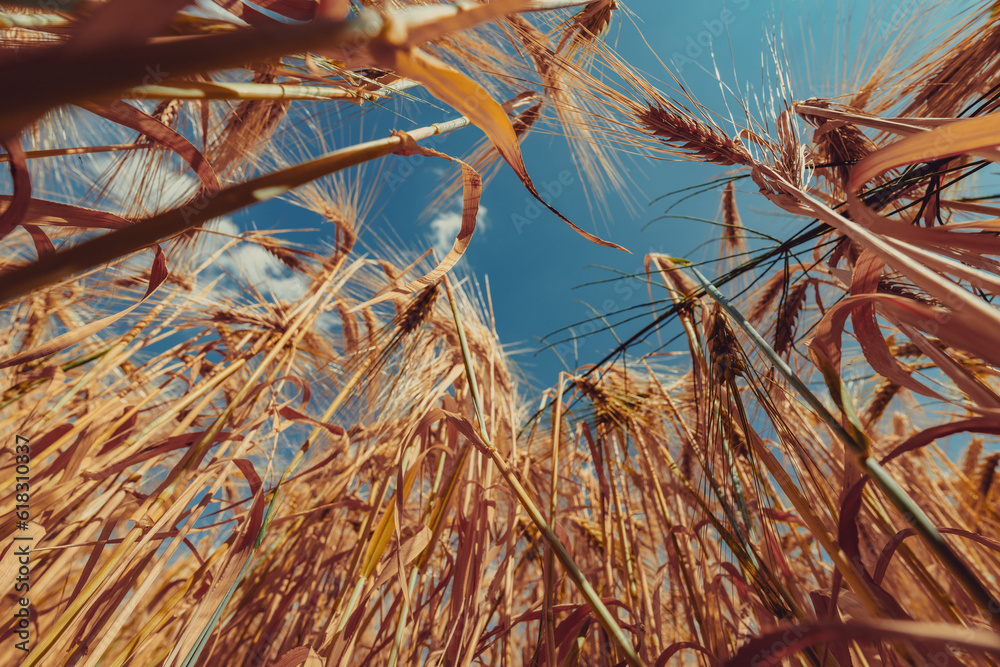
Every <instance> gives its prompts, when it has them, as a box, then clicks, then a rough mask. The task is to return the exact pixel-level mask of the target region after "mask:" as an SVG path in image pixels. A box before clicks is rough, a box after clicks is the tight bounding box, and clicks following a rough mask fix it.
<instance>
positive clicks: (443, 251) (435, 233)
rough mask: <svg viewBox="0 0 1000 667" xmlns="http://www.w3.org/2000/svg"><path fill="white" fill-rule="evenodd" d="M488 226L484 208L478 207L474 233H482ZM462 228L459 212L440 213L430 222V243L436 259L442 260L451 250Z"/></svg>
mask: <svg viewBox="0 0 1000 667" xmlns="http://www.w3.org/2000/svg"><path fill="white" fill-rule="evenodd" d="M488 226H489V219H488V218H487V217H486V207H485V206H480V207H479V213H477V214H476V231H477V232H480V233H482V232H483V230H485V229H486V227H488ZM461 228H462V213H461V211H452V212H449V213H442V214H440V215H438V216H437V217H436V218H434V219H433V220H431V233H430V234H429V237H430V241H431V243H432V244H433V245H434V251H435V252H436V253H437V256H438V259H441V258H443V257H444V256H445V255H447V254H448V251H449V250H451V246H452V244H453V243H454V242H455V237H456V236H458V231H459V230H460V229H461Z"/></svg>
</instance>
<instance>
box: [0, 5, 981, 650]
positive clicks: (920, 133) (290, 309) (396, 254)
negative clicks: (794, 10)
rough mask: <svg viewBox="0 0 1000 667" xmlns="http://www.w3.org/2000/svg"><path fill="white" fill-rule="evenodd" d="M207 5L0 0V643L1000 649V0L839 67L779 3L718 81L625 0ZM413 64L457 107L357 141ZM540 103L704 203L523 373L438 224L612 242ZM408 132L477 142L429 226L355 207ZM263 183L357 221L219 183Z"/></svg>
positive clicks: (901, 30) (589, 180)
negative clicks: (601, 332) (809, 64)
mask: <svg viewBox="0 0 1000 667" xmlns="http://www.w3.org/2000/svg"><path fill="white" fill-rule="evenodd" d="M209 4H210V3H202V4H200V5H198V6H197V7H196V6H194V5H192V6H188V3H187V1H186V0H185V1H183V2H175V1H174V0H76V1H74V0H19V1H10V2H2V3H0V5H2V6H0V47H2V53H0V58H3V63H2V65H0V89H2V90H4V91H5V94H4V95H3V96H2V97H0V145H2V146H3V153H2V154H0V159H2V162H3V164H0V168H2V171H4V172H5V175H4V176H3V177H2V178H0V183H2V184H3V185H2V186H0V187H2V194H0V202H2V203H0V245H2V249H3V251H2V253H0V325H2V332H3V333H2V335H0V432H2V437H3V448H2V450H0V515H2V521H0V526H2V531H0V586H2V587H3V589H2V590H3V593H4V595H3V598H2V601H0V619H2V630H0V663H2V664H4V665H26V666H28V665H40V666H49V665H79V666H81V667H82V666H86V667H94V666H97V665H101V666H102V667H103V666H115V667H118V666H125V665H129V666H140V665H142V666H146V665H150V666H152V665H171V666H182V665H183V666H185V667H187V666H194V665H239V666H242V665H248V666H253V667H257V666H264V665H275V666H280V667H295V666H297V665H308V666H309V667H318V666H321V665H327V666H333V665H390V666H395V665H421V666H423V665H456V666H457V665H463V666H464V665H474V664H475V665H510V666H514V665H553V666H555V665H559V666H570V665H631V666H636V665H699V666H702V665H704V666H716V665H719V666H722V665H725V666H730V665H732V666H737V665H747V666H753V667H757V666H760V665H804V666H805V665H808V666H814V665H815V666H824V667H825V666H827V665H831V666H833V665H839V666H847V665H852V666H853V665H857V666H859V667H860V666H865V665H934V666H941V665H994V664H1000V634H998V630H1000V602H998V600H1000V513H998V509H1000V506H998V499H1000V492H998V491H997V488H996V487H997V486H998V485H997V484H996V483H995V479H994V478H995V471H996V467H997V465H998V463H1000V448H998V447H997V441H996V437H997V436H998V435H1000V381H998V368H1000V310H998V309H997V308H996V307H995V306H994V304H993V303H992V301H993V298H994V297H995V296H996V295H997V294H998V293H1000V263H998V257H1000V238H998V232H1000V195H990V194H988V193H989V192H990V187H989V186H990V185H995V182H993V181H991V180H990V178H991V177H992V175H995V167H994V165H995V163H997V162H1000V149H998V146H1000V115H998V113H997V110H998V107H1000V4H998V3H996V2H976V3H971V4H968V5H962V6H961V7H959V6H958V5H959V3H951V2H942V3H938V4H934V7H929V6H928V7H927V8H926V11H924V9H922V10H921V11H920V12H917V13H914V14H911V15H910V18H909V22H908V23H904V24H902V25H900V26H898V30H897V31H896V32H895V33H894V37H893V38H892V39H891V40H885V41H883V42H878V43H875V42H873V43H871V44H869V45H868V46H869V47H870V48H871V50H872V54H873V57H872V58H871V59H869V60H867V61H865V64H863V65H862V64H861V61H862V59H860V58H859V59H858V60H857V63H858V66H857V68H856V69H853V70H852V69H850V68H848V69H847V70H846V71H845V72H844V73H843V74H842V76H838V77H836V78H835V80H832V85H833V86H834V87H835V88H836V89H837V92H836V94H835V95H832V96H831V95H829V94H827V95H826V96H823V97H820V96H818V95H819V93H818V92H816V93H808V91H807V94H806V95H805V96H802V97H798V96H795V97H793V96H791V94H790V93H789V92H788V91H790V90H792V88H791V87H790V86H786V85H785V82H787V81H789V80H791V78H792V77H793V76H795V74H794V73H793V72H790V71H788V69H787V68H786V67H785V65H784V64H783V63H785V59H784V58H783V57H781V53H780V51H781V45H780V44H773V43H772V44H770V45H767V44H765V45H764V47H763V49H764V51H765V55H766V60H768V62H769V63H770V64H769V65H768V66H769V67H770V68H771V70H772V76H773V90H771V91H769V93H768V94H769V98H768V99H769V100H770V101H769V102H768V103H766V104H760V103H758V102H757V101H753V100H751V99H750V98H749V97H746V96H744V95H742V94H740V93H739V90H740V88H738V87H736V88H733V89H732V90H730V91H729V93H728V94H729V95H730V99H729V100H728V102H727V105H726V109H709V108H707V107H706V106H705V105H703V104H702V103H701V102H699V101H698V100H697V99H696V98H695V97H694V96H693V95H692V94H691V93H690V92H688V89H687V88H686V87H685V86H684V85H683V82H682V81H681V80H680V79H679V78H676V79H671V76H672V73H671V72H670V71H669V70H667V71H665V72H664V73H663V77H664V78H666V79H668V80H672V81H673V85H670V86H663V85H662V84H661V83H660V82H654V81H652V80H651V79H650V78H649V77H648V76H647V75H645V74H643V73H642V72H640V71H639V70H638V69H637V68H636V67H633V66H632V65H630V64H629V63H628V62H626V61H625V60H624V59H623V58H622V57H620V56H619V55H618V54H617V53H616V52H615V50H614V49H613V48H612V46H611V45H610V44H609V43H608V40H606V39H605V35H606V34H607V33H608V31H609V29H610V28H611V27H612V26H614V25H617V23H618V22H620V21H625V20H628V19H629V17H630V16H632V15H633V14H634V15H639V16H641V7H639V6H636V7H632V8H626V7H625V6H624V3H620V2H619V1H618V0H590V1H589V2H587V1H577V0H492V1H491V2H487V3H474V2H463V3H458V4H436V3H433V2H426V3H425V2H418V1H414V0H406V1H403V0H399V1H397V2H371V1H363V0H355V2H349V1H348V0H259V1H258V2H256V3H250V2H242V1H240V0H214V4H212V6H211V10H210V9H209ZM930 4H933V3H922V5H930ZM929 25H930V26H934V27H935V30H937V32H935V33H934V38H933V39H927V38H926V35H927V34H929V33H928V28H927V26H929ZM820 74H822V73H820ZM830 78H831V79H833V77H830ZM802 88H803V86H802V85H801V84H799V85H797V86H796V88H795V89H796V90H798V89H802ZM733 91H735V92H733ZM416 93H420V94H424V93H426V96H425V97H424V98H421V99H425V100H427V99H434V100H436V102H435V104H437V105H440V107H441V108H444V109H447V110H448V113H449V114H451V115H447V116H446V115H442V116H441V117H440V118H439V119H438V120H435V121H434V122H432V123H428V124H426V125H423V126H420V127H418V128H417V129H410V130H407V131H402V130H398V129H397V130H395V131H392V132H388V131H386V132H382V131H381V130H379V131H377V132H376V131H372V132H368V133H367V134H365V135H364V136H354V137H353V139H352V140H351V141H349V142H345V141H343V140H342V138H343V136H345V132H344V130H345V127H346V126H344V127H341V126H338V122H339V121H337V120H336V119H337V118H340V115H339V114H340V113H341V112H344V113H347V111H350V110H356V109H360V110H364V112H365V113H367V114H370V115H372V116H378V115H379V114H382V113H384V112H385V110H386V106H385V105H386V104H388V102H389V101H391V100H395V99H397V98H400V97H404V98H406V97H407V96H411V95H416ZM813 94H815V95H816V96H811V95H813ZM415 99H416V98H415ZM331 109H334V110H336V114H331V113H330V110H331ZM359 113H360V112H359ZM457 132H466V133H478V134H475V136H476V137H482V141H481V142H480V143H479V144H477V145H476V146H475V147H474V148H473V149H472V150H471V151H470V153H469V154H468V155H447V154H445V153H443V152H441V151H439V150H437V149H436V148H434V146H437V145H438V144H436V143H435V142H434V138H435V137H437V136H439V135H442V134H448V133H457ZM536 132H542V133H549V134H552V135H554V136H558V137H560V138H561V139H564V140H565V142H566V143H567V145H568V146H569V150H570V151H571V152H572V155H573V156H574V158H575V160H576V161H577V164H578V165H579V168H580V171H581V174H583V175H584V177H585V180H586V187H587V188H588V201H590V198H591V197H593V205H594V206H595V207H599V206H601V205H602V204H601V202H602V201H603V200H602V198H603V197H604V196H605V194H606V193H608V192H626V191H627V190H628V188H630V187H633V184H632V183H631V182H630V180H629V179H628V178H626V176H625V173H624V171H623V169H622V167H621V160H622V157H623V156H626V155H627V156H629V157H630V158H634V157H638V158H641V159H646V158H648V159H654V160H655V159H668V160H690V161H697V162H704V163H708V164H711V165H716V168H717V174H718V179H717V180H716V181H713V183H711V184H710V187H709V188H708V190H710V191H712V192H714V193H715V194H713V195H712V196H713V197H714V198H715V202H716V204H717V206H718V211H719V213H718V216H717V220H715V221H714V226H713V228H712V229H713V231H712V235H713V239H712V244H713V245H712V250H711V253H712V255H711V261H705V262H702V261H692V260H691V259H688V258H681V257H673V256H668V255H666V254H663V253H651V254H649V255H647V256H645V257H644V258H643V261H644V269H645V271H644V273H643V275H642V276H641V279H642V280H643V282H644V284H645V285H648V288H649V290H650V294H651V295H652V294H654V292H655V294H658V295H660V296H661V297H662V298H659V299H657V300H656V302H655V304H654V305H655V307H656V310H655V314H654V315H646V316H644V317H647V318H648V319H647V320H645V324H644V325H643V326H642V327H641V328H640V329H639V332H638V333H637V334H636V335H635V336H633V337H632V338H630V339H627V340H622V341H620V345H618V347H617V348H615V349H613V350H609V351H608V354H607V356H605V357H603V358H601V359H592V360H590V361H589V363H587V364H585V365H582V366H580V367H579V368H574V369H571V370H570V371H567V372H563V373H559V374H558V375H557V377H551V378H544V382H545V383H546V384H547V385H548V386H549V388H548V389H547V390H545V391H543V392H541V393H540V394H537V395H536V394H532V393H531V392H529V391H527V390H526V388H525V387H526V382H525V378H524V376H523V373H522V371H520V370H519V369H518V367H517V365H516V364H515V363H514V362H513V361H512V360H511V358H510V354H509V348H507V347H505V345H504V343H507V342H509V341H502V340H501V339H500V336H499V335H498V333H497V324H496V322H495V318H494V315H493V310H492V306H491V302H490V295H489V291H488V290H487V289H485V288H483V287H482V285H481V281H479V280H478V277H477V276H475V275H469V273H468V271H467V270H464V269H463V268H462V267H461V266H458V267H456V265H457V264H458V263H459V261H460V260H461V259H462V257H463V255H464V254H465V252H466V250H467V248H468V247H469V244H470V243H471V240H472V238H473V236H474V235H475V234H476V232H477V212H478V211H479V208H480V203H481V197H482V193H483V191H484V188H489V187H490V181H491V178H492V177H493V176H494V175H496V174H497V173H499V172H501V171H503V170H507V169H508V168H509V169H510V170H512V171H513V174H514V175H515V176H516V178H517V179H518V180H519V181H520V185H521V187H523V190H524V192H525V193H526V196H528V197H531V198H533V200H537V202H538V205H539V207H540V208H542V209H545V211H544V214H545V215H546V216H549V217H551V218H552V220H561V221H562V222H560V223H559V224H565V225H566V229H565V230H564V231H565V233H566V234H567V235H574V234H579V235H581V236H583V237H584V238H585V239H586V240H587V241H589V242H591V243H593V244H596V245H599V246H605V247H606V251H607V252H609V253H611V252H620V248H621V246H619V245H618V244H617V243H616V242H614V241H613V239H612V238H611V236H609V237H608V238H604V236H607V235H598V234H595V233H593V232H591V231H587V229H585V227H586V225H582V223H581V224H577V223H578V221H572V220H570V219H568V218H566V217H564V215H563V213H562V212H560V211H559V210H558V209H557V207H555V206H553V205H551V204H550V203H548V202H547V201H546V199H545V198H544V197H543V193H540V192H539V188H538V187H536V184H535V182H534V181H533V180H532V174H531V169H530V168H529V166H530V165H529V166H526V164H525V160H524V159H523V157H522V152H521V142H522V141H523V140H525V138H526V137H528V136H529V135H531V134H532V133H536ZM333 137H336V138H337V139H336V140H334V139H333ZM400 156H422V157H425V158H428V160H427V161H425V162H423V163H421V164H422V165H424V166H421V167H419V168H420V169H431V166H430V165H434V166H435V167H438V166H440V167H441V168H443V169H446V170H450V171H448V172H447V173H448V176H447V179H445V180H444V181H443V182H442V184H441V187H440V188H439V189H438V190H437V191H429V192H426V193H425V194H426V197H425V200H424V201H420V202H408V203H407V205H410V206H412V207H414V208H421V207H425V206H426V207H431V208H433V207H434V206H438V205H440V204H441V203H442V202H444V201H448V200H449V198H452V197H458V198H460V201H461V225H460V229H459V231H458V233H457V236H456V238H455V239H454V240H453V242H452V245H451V248H450V249H449V250H448V251H447V252H446V253H444V254H443V255H442V254H438V253H431V252H430V251H428V252H424V250H426V248H400V247H399V245H398V244H396V243H395V242H394V241H393V239H391V238H378V234H377V233H369V230H368V228H367V226H366V225H367V224H368V220H367V218H368V217H369V212H370V211H372V210H373V208H374V207H378V206H380V205H383V204H384V200H385V199H386V198H389V197H392V196H393V193H392V192H387V191H383V190H379V189H377V188H375V187H374V186H372V185H371V184H372V183H376V182H385V179H384V178H381V176H382V175H383V172H382V171H380V170H383V169H385V168H386V166H385V165H386V164H388V162H387V160H393V159H400ZM991 170H994V171H991ZM984 184H985V187H983V186H984ZM737 190H740V191H741V192H749V193H753V194H754V195H755V196H756V197H758V198H760V201H761V203H762V204H765V203H766V204H767V205H770V206H773V207H776V209H778V210H780V211H782V212H783V213H785V214H787V216H788V217H790V218H792V219H794V220H795V221H796V230H797V231H796V232H795V233H794V234H791V235H789V236H787V237H784V238H780V239H776V240H774V243H772V244H761V243H759V242H757V241H759V238H760V237H759V234H758V232H757V231H756V230H753V229H750V228H749V227H747V226H745V225H744V222H743V217H742V216H741V212H740V210H739V206H738V205H737V197H736V194H737ZM984 193H985V194H984ZM656 194H660V193H656ZM277 198H284V199H286V200H288V201H291V202H292V203H294V204H295V205H298V206H300V207H302V208H303V209H306V210H307V211H309V212H310V214H311V215H313V216H318V217H319V218H321V219H322V221H323V222H322V224H323V225H324V226H325V227H324V229H325V230H327V232H328V233H329V234H328V235H329V236H330V237H331V238H333V239H334V241H333V242H331V243H329V244H325V245H324V244H311V243H302V242H299V241H297V240H290V238H292V237H289V236H288V235H284V234H281V233H279V232H276V231H271V230H248V229H241V228H240V227H239V226H238V225H236V224H235V223H233V218H232V215H233V214H235V213H237V212H238V211H241V210H243V209H245V208H246V207H250V206H254V205H257V204H259V203H261V202H267V201H271V200H275V199H277ZM556 203H558V202H556ZM990 216H994V217H990ZM395 223H396V221H394V224H395ZM398 224H400V225H402V224H408V221H403V220H400V221H398ZM373 237H374V238H373ZM294 238H295V239H299V238H300V237H294ZM254 263H258V264H259V263H266V264H267V265H268V266H271V267H274V269H273V271H272V272H271V273H267V274H266V275H263V276H261V275H255V274H253V271H252V266H251V265H253V264H254ZM651 298H652V297H651ZM647 312H648V311H647ZM667 323H671V324H672V325H674V326H676V327H678V330H679V331H683V337H684V341H685V343H686V346H687V349H686V351H685V352H684V353H683V355H679V356H678V355H675V356H674V357H671V360H670V362H669V363H668V362H666V361H664V357H663V356H662V355H659V356H658V355H655V354H647V355H644V354H642V353H641V352H639V351H638V350H639V348H638V347H637V346H636V345H635V343H636V342H637V341H642V340H644V339H647V338H649V337H650V336H653V335H654V333H655V332H656V331H657V330H658V328H659V327H662V326H666V324H667Z"/></svg>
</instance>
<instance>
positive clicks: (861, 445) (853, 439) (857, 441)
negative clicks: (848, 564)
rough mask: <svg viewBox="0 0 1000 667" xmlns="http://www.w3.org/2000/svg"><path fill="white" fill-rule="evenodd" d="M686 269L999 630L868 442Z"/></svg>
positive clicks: (991, 606) (975, 582)
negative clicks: (827, 429)
mask: <svg viewBox="0 0 1000 667" xmlns="http://www.w3.org/2000/svg"><path fill="white" fill-rule="evenodd" d="M688 268H690V269H691V271H692V272H693V273H694V275H695V277H696V278H697V279H698V282H700V283H701V286H702V288H704V290H705V292H706V293H707V294H708V295H709V296H710V297H712V299H713V300H715V302H716V303H718V304H719V305H720V306H721V307H722V309H723V310H725V311H726V313H727V314H728V315H729V317H730V318H732V320H733V322H735V323H736V324H737V325H738V326H739V327H740V329H742V330H743V332H744V333H745V334H746V335H747V336H749V337H750V340H751V341H753V343H754V345H756V346H757V348H758V349H759V350H760V352H761V353H762V354H763V355H764V356H765V357H766V358H767V360H768V361H769V362H770V363H771V365H772V366H774V368H775V369H777V370H778V372H779V373H781V374H782V375H783V376H785V379H786V380H788V383H789V384H790V385H791V386H792V387H793V388H794V389H795V390H796V391H797V392H798V393H799V395H800V396H801V397H802V398H803V399H804V400H805V401H806V403H808V404H809V406H810V407H811V408H812V409H813V410H814V411H815V413H816V415H818V416H819V418H820V419H821V420H823V422H824V423H825V424H826V425H827V426H828V427H829V428H830V430H831V431H832V432H833V434H834V435H835V436H836V437H837V438H838V439H839V440H840V441H841V442H843V443H844V445H845V446H846V447H847V448H848V449H850V450H851V451H852V452H854V454H855V456H856V457H857V460H858V464H859V465H860V466H861V469H862V470H864V471H865V472H867V473H868V476H869V477H870V478H871V480H872V481H873V482H874V483H875V485H876V486H877V487H878V488H879V490H881V491H882V493H884V494H885V495H886V497H888V498H889V502H891V503H892V505H893V506H894V507H895V508H896V509H897V510H898V511H899V512H900V513H901V514H902V515H903V518H904V519H905V520H906V521H907V523H909V524H910V526H911V527H912V528H913V530H914V531H916V533H917V534H918V535H920V537H921V538H923V540H924V542H925V543H926V544H927V546H928V547H929V548H930V549H931V551H933V552H934V554H935V555H936V556H937V557H938V558H939V559H940V560H941V562H942V563H943V564H944V566H945V568H947V570H948V571H949V572H951V574H952V576H954V577H955V579H957V580H958V582H959V583H960V584H961V585H962V587H963V588H964V589H965V592H966V593H967V594H968V595H969V597H971V598H972V600H973V601H974V602H975V603H976V604H977V605H978V606H979V607H980V609H981V610H982V611H983V612H984V613H985V614H986V617H987V619H989V622H990V624H991V625H993V627H995V628H1000V603H998V602H997V600H996V598H994V597H993V595H992V594H991V593H990V592H989V591H988V590H986V587H985V586H983V583H982V582H981V581H980V580H979V578H978V577H977V576H976V575H975V573H974V572H973V571H972V570H971V569H969V566H968V565H966V563H965V561H963V560H962V559H961V558H960V557H959V555H958V554H957V553H956V552H955V550H954V549H952V548H951V545H949V544H948V543H947V542H945V540H944V537H943V536H942V535H941V533H940V532H939V531H938V529H937V528H936V527H935V526H934V524H933V523H931V520H930V518H929V517H928V516H927V515H926V514H925V513H924V511H923V510H922V509H920V507H919V506H918V505H917V504H916V503H915V502H914V501H913V499H912V498H910V496H909V495H908V494H907V493H906V491H904V490H903V488H902V487H901V486H899V484H897V483H896V481H895V480H894V479H893V478H892V477H890V476H889V474H888V473H887V472H886V471H885V469H884V468H883V467H882V466H881V465H880V464H879V462H878V461H876V460H875V459H873V458H872V457H871V456H870V455H869V452H868V442H867V438H866V437H865V436H864V434H863V433H860V432H856V433H855V434H851V433H849V432H848V430H847V429H845V428H844V426H843V425H842V424H841V423H840V422H839V421H838V420H837V418H836V417H834V416H833V413H831V412H830V411H829V410H828V409H827V407H826V406H825V405H823V403H822V401H820V400H819V398H818V397H817V396H816V395H815V394H814V393H813V392H812V391H811V390H810V389H809V388H808V387H806V385H805V383H804V382H802V380H800V379H799V377H798V376H797V375H796V374H795V372H794V371H793V370H792V369H791V367H790V366H789V365H788V364H787V363H786V362H785V360H784V359H782V358H781V357H780V356H778V353H777V352H775V351H774V350H773V349H772V348H771V346H770V345H768V343H767V341H765V340H764V338H763V337H762V336H761V335H760V334H759V333H757V330H756V329H754V328H753V326H752V325H751V324H750V323H749V322H748V321H747V319H746V318H745V317H743V314H742V313H740V311H739V310H737V309H736V307H735V306H733V304H732V303H730V301H729V299H727V298H726V297H725V296H724V295H723V294H722V292H720V291H719V290H718V288H716V286H715V285H713V284H712V283H711V282H710V281H709V280H708V279H707V278H705V276H703V275H702V274H701V272H700V271H698V269H696V268H695V267H694V266H691V265H690V263H688Z"/></svg>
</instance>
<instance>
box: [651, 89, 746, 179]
mask: <svg viewBox="0 0 1000 667" xmlns="http://www.w3.org/2000/svg"><path fill="white" fill-rule="evenodd" d="M636 119H637V120H638V121H639V122H640V123H641V124H642V126H643V128H645V130H646V131H647V132H649V133H650V134H651V135H653V136H655V137H656V138H657V139H659V140H660V141H662V142H663V143H665V144H667V145H668V146H671V147H673V148H676V149H678V150H680V151H683V152H685V153H687V154H689V155H690V156H692V157H696V158H698V159H699V160H703V161H705V162H712V163H715V164H718V165H722V166H730V165H734V164H744V165H745V164H750V163H751V161H752V160H751V158H750V154H749V153H747V151H746V149H745V148H743V146H742V145H740V144H738V143H736V142H735V141H733V140H732V139H730V138H729V137H727V136H725V135H723V134H722V133H721V132H719V131H718V130H716V129H715V128H713V127H711V126H710V125H708V124H707V123H704V122H702V121H700V120H698V119H697V118H694V117H693V116H691V115H689V114H685V113H682V112H680V111H679V110H677V109H675V108H671V107H670V106H664V105H661V104H650V105H649V106H648V107H646V108H644V109H640V110H638V111H637V112H636Z"/></svg>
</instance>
